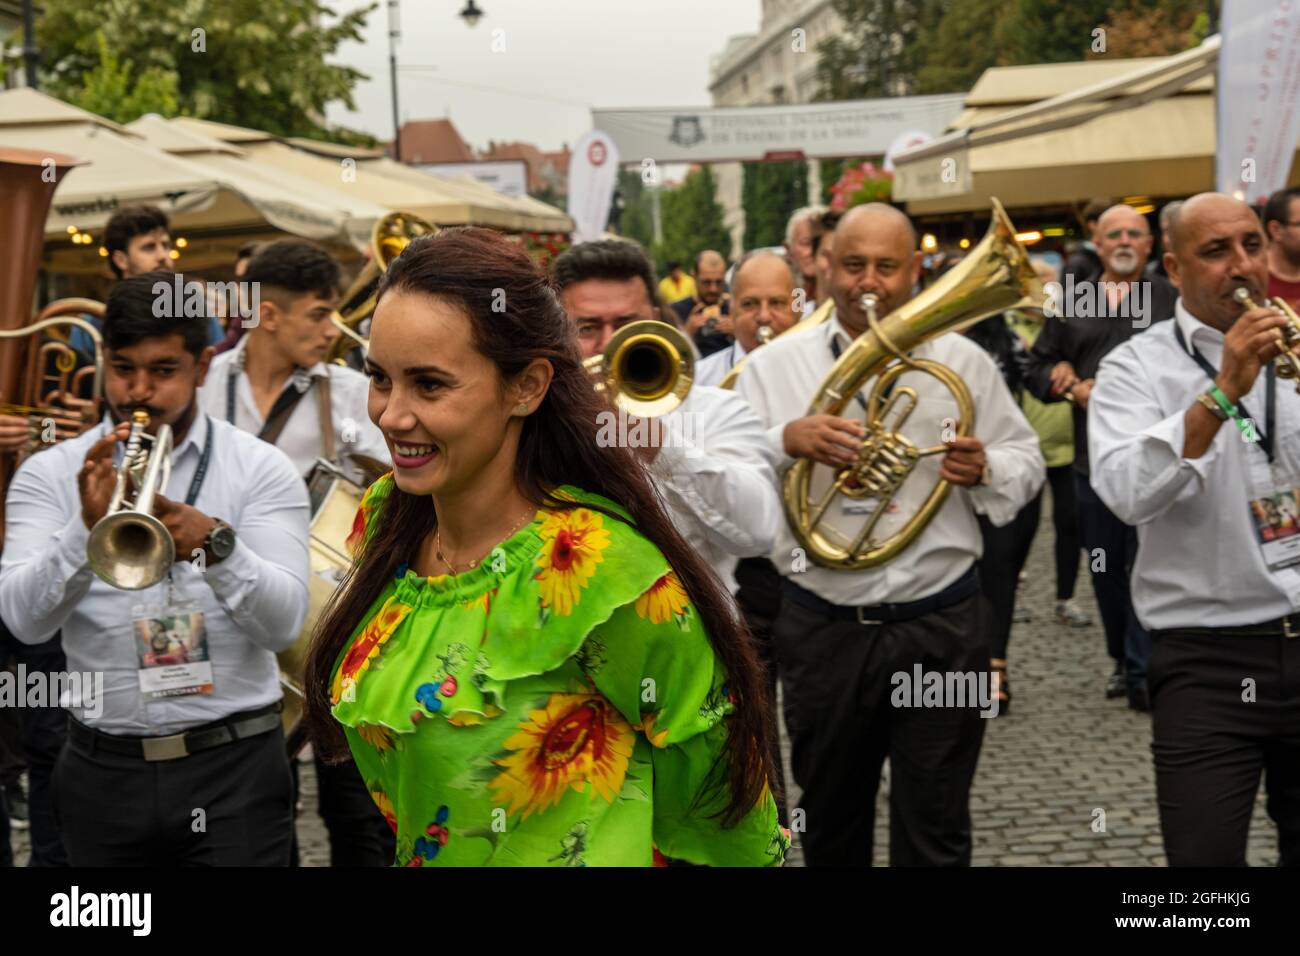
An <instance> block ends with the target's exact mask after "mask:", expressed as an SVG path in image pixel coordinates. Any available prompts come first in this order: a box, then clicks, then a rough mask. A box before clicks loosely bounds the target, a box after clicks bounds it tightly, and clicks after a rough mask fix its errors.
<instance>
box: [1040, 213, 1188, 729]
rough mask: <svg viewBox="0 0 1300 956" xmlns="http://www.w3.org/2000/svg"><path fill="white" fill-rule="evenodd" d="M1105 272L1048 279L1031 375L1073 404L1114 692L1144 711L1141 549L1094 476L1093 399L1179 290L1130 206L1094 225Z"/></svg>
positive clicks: (1080, 485) (1083, 510) (1085, 530)
mask: <svg viewBox="0 0 1300 956" xmlns="http://www.w3.org/2000/svg"><path fill="white" fill-rule="evenodd" d="M1095 236H1096V243H1097V252H1098V254H1099V255H1100V256H1101V261H1102V271H1101V274H1100V275H1094V276H1092V277H1091V278H1090V279H1089V280H1088V281H1086V282H1074V281H1073V280H1070V281H1067V283H1066V285H1065V286H1064V287H1062V286H1055V287H1049V290H1048V291H1049V307H1050V306H1051V305H1055V306H1057V308H1056V309H1054V310H1053V311H1054V312H1055V313H1056V314H1055V315H1054V316H1049V317H1048V318H1047V320H1046V321H1045V322H1044V324H1043V331H1042V333H1041V334H1040V335H1039V336H1038V339H1037V340H1036V341H1035V342H1034V348H1033V351H1032V352H1031V353H1030V359H1029V367H1028V369H1027V372H1026V377H1025V384H1026V385H1027V386H1028V388H1029V390H1030V392H1031V393H1033V395H1034V396H1035V397H1037V398H1038V399H1040V400H1041V401H1044V402H1060V401H1069V402H1072V403H1073V404H1074V479H1075V489H1076V492H1077V494H1078V501H1079V536H1080V538H1081V539H1082V541H1083V547H1084V549H1085V550H1086V551H1087V552H1088V557H1089V561H1088V567H1089V569H1090V570H1091V573H1092V587H1093V591H1094V593H1095V594H1096V595H1097V608H1098V610H1099V611H1100V612H1101V619H1102V624H1103V626H1104V628H1105V631H1106V649H1107V651H1108V653H1109V654H1110V656H1111V658H1112V660H1114V662H1115V667H1114V672H1113V673H1112V674H1111V676H1110V679H1109V681H1108V682H1107V685H1106V696H1107V697H1123V696H1125V695H1126V694H1127V696H1128V702H1129V706H1130V707H1132V708H1133V709H1134V710H1147V709H1148V699H1147V691H1146V662H1147V658H1148V656H1149V655H1150V647H1151V640H1150V638H1149V637H1148V636H1147V633H1146V631H1145V630H1143V628H1142V625H1141V624H1140V623H1139V622H1138V620H1137V617H1136V615H1135V614H1134V613H1133V602H1132V599H1131V597H1130V595H1129V584H1128V581H1129V578H1128V569H1129V568H1130V567H1131V566H1132V564H1133V559H1134V556H1135V555H1136V553H1137V538H1136V535H1135V534H1134V531H1133V529H1132V528H1130V527H1129V526H1128V525H1126V524H1124V523H1123V522H1122V521H1120V520H1119V519H1118V518H1116V517H1115V516H1114V515H1113V514H1112V513H1111V512H1110V510H1109V509H1108V508H1107V507H1106V506H1105V504H1103V503H1102V501H1101V499H1100V498H1098V497H1097V494H1096V492H1094V491H1093V490H1092V486H1091V485H1090V484H1089V481H1088V474H1089V467H1088V415H1087V409H1088V398H1089V395H1090V394H1091V392H1092V386H1093V380H1094V376H1096V374H1097V368H1098V366H1100V365H1101V360H1102V359H1103V358H1105V356H1106V355H1107V353H1109V352H1110V351H1111V350H1112V349H1114V348H1116V347H1117V346H1119V345H1122V344H1123V343H1124V342H1127V341H1128V340H1129V339H1130V338H1131V337H1132V336H1134V335H1135V334H1137V333H1138V332H1142V331H1144V330H1145V329H1147V328H1149V327H1150V326H1151V324H1152V323H1153V322H1159V321H1162V320H1164V319H1168V318H1170V317H1171V316H1172V315H1173V314H1174V303H1175V302H1176V301H1177V298H1178V293H1177V291H1176V290H1175V289H1174V287H1173V286H1172V285H1171V284H1170V283H1169V281H1168V280H1167V279H1165V278H1164V277H1162V276H1153V275H1150V274H1147V275H1144V274H1143V269H1144V267H1145V266H1146V262H1147V258H1148V257H1149V256H1150V255H1151V229H1150V227H1149V226H1148V225H1147V221H1146V218H1145V217H1144V216H1142V214H1141V213H1139V212H1138V211H1137V210H1136V209H1134V208H1133V207H1132V206H1126V205H1123V204H1121V205H1118V206H1112V207H1111V208H1110V209H1107V210H1106V212H1104V213H1103V214H1102V216H1101V218H1100V219H1099V220H1098V221H1097V230H1096V233H1095Z"/></svg>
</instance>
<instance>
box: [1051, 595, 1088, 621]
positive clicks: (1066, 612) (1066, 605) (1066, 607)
mask: <svg viewBox="0 0 1300 956" xmlns="http://www.w3.org/2000/svg"><path fill="white" fill-rule="evenodd" d="M1056 619H1057V620H1058V621H1060V622H1061V623H1062V624H1064V625H1065V626H1066V627H1091V626H1092V618H1090V617H1089V616H1088V614H1087V612H1086V611H1084V610H1083V608H1081V607H1079V605H1077V604H1075V603H1074V602H1073V601H1057V602H1056Z"/></svg>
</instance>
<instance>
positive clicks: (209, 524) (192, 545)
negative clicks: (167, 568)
mask: <svg viewBox="0 0 1300 956" xmlns="http://www.w3.org/2000/svg"><path fill="white" fill-rule="evenodd" d="M153 514H154V517H155V518H157V519H158V520H159V521H161V522H162V523H163V527H165V528H166V529H167V533H168V534H170V535H171V536H172V542H173V543H174V544H175V546H176V560H177V561H188V560H190V558H191V557H193V556H194V553H195V552H196V551H202V550H203V545H204V543H205V542H206V541H207V540H208V534H209V533H210V532H211V531H212V529H213V528H215V527H216V526H217V519H216V518H209V517H208V516H207V515H205V514H204V513H203V512H202V511H200V510H199V509H198V508H195V507H194V506H192V505H187V504H184V503H183V502H180V501H172V500H171V499H170V498H166V497H164V496H163V495H156V496H155V497H154V508H153Z"/></svg>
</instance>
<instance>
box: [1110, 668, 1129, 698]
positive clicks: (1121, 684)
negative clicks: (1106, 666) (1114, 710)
mask: <svg viewBox="0 0 1300 956" xmlns="http://www.w3.org/2000/svg"><path fill="white" fill-rule="evenodd" d="M1127 693H1128V684H1127V683H1125V681H1124V671H1122V670H1116V671H1115V673H1113V674H1111V675H1110V677H1109V678H1108V679H1107V681H1106V699H1107V700H1114V699H1115V698H1116V697H1123V696H1124V695H1125V694H1127Z"/></svg>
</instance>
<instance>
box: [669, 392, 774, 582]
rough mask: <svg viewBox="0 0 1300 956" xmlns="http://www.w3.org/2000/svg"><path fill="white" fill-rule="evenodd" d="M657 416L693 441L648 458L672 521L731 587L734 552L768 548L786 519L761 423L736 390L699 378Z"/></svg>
mask: <svg viewBox="0 0 1300 956" xmlns="http://www.w3.org/2000/svg"><path fill="white" fill-rule="evenodd" d="M661 421H662V422H663V424H664V426H665V428H666V429H667V430H668V433H669V434H670V435H682V436H684V437H685V438H688V439H690V440H691V441H692V442H693V443H694V447H690V448H684V447H682V446H681V444H679V443H676V442H674V443H671V444H668V445H667V446H666V447H662V448H660V450H659V454H658V456H657V457H656V458H655V460H654V464H653V465H651V469H650V470H651V472H652V473H653V474H654V476H655V478H656V479H657V482H656V483H657V485H658V488H659V490H660V492H661V493H662V495H663V497H664V501H665V503H666V504H667V505H668V510H669V512H670V513H671V515H672V519H673V524H674V526H675V527H676V528H677V530H678V531H679V532H680V533H681V535H682V537H684V538H685V539H686V540H687V542H688V543H689V544H690V545H691V547H693V548H695V549H696V550H697V551H698V552H699V553H700V555H701V556H702V557H703V558H704V560H705V561H707V562H708V563H709V564H710V565H711V566H712V567H713V569H714V570H715V571H717V572H718V576H719V577H720V578H722V581H723V583H724V584H725V585H726V586H727V588H728V589H730V590H731V591H733V592H734V591H735V589H736V581H735V567H736V559H737V558H753V557H759V556H761V555H766V554H768V553H769V552H770V551H771V550H772V546H773V543H774V542H775V541H776V535H777V532H778V530H779V528H780V526H781V524H782V523H783V520H784V519H783V518H782V516H781V501H780V499H779V498H778V497H777V495H776V490H775V488H776V473H775V472H774V471H773V461H772V456H771V453H770V450H769V446H768V443H767V438H766V436H765V435H764V429H763V423H762V422H760V421H759V420H758V416H756V415H755V414H754V412H753V410H751V409H750V407H749V406H748V405H747V404H746V403H745V400H744V399H742V398H741V397H740V396H739V395H736V394H735V393H734V392H729V391H723V390H722V389H720V388H709V387H708V386H703V385H696V386H694V387H693V388H692V389H691V391H690V394H689V395H688V396H687V397H686V401H685V402H683V403H682V405H681V406H680V407H679V408H678V409H677V410H676V411H674V412H672V413H671V414H670V415H665V416H663V417H662V419H661Z"/></svg>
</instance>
